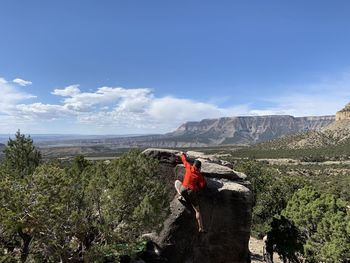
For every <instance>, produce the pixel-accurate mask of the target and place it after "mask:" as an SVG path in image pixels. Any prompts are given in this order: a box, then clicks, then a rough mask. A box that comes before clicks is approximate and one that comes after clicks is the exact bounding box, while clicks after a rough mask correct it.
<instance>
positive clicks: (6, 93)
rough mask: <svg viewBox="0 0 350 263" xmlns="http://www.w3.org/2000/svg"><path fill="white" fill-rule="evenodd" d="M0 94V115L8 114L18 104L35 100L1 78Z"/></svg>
mask: <svg viewBox="0 0 350 263" xmlns="http://www.w3.org/2000/svg"><path fill="white" fill-rule="evenodd" d="M0 92H1V96H0V114H9V113H10V112H11V111H12V110H13V109H14V108H15V106H16V105H17V104H18V103H19V102H21V101H25V100H27V99H31V98H35V96H33V95H31V94H29V93H27V92H23V91H21V90H18V89H17V88H16V87H15V86H14V85H13V84H11V83H10V82H8V81H7V80H5V79H3V78H0Z"/></svg>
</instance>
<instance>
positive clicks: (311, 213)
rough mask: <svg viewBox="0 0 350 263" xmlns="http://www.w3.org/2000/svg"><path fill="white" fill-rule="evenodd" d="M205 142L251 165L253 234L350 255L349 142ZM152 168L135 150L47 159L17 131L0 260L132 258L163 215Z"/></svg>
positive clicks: (280, 246)
mask: <svg viewBox="0 0 350 263" xmlns="http://www.w3.org/2000/svg"><path fill="white" fill-rule="evenodd" d="M265 146H266V145H265ZM188 150H189V149H188ZM192 150H193V149H192ZM203 150H204V152H206V153H209V154H218V153H219V154H223V155H224V156H225V157H224V158H226V160H228V161H231V162H232V163H233V164H234V169H235V170H237V171H242V172H244V173H246V174H247V176H248V179H249V180H250V181H251V183H252V190H253V193H254V208H253V218H252V234H253V235H254V236H256V237H259V238H261V237H262V236H263V235H265V234H267V235H268V237H269V240H270V241H269V242H271V243H272V244H273V245H274V247H275V251H276V252H277V253H278V254H279V255H280V256H281V258H282V259H283V260H284V261H285V262H287V261H289V262H311V263H316V262H349V261H350V191H349V189H350V165H349V164H347V163H346V162H342V160H347V159H349V156H350V143H349V141H345V142H343V143H342V144H340V145H333V146H329V147H324V148H317V149H311V148H309V149H304V148H302V149H292V150H291V149H288V150H287V149H283V147H280V148H278V147H277V148H276V147H275V148H271V147H270V148H268V147H262V146H261V145H258V146H256V147H249V148H247V147H232V146H225V147H212V148H207V149H203ZM257 158H264V159H265V160H259V159H257ZM270 158H272V159H273V158H292V159H291V160H290V161H287V162H282V163H279V162H271V161H268V160H266V159H270ZM325 160H338V162H336V163H329V164H324V163H322V162H323V161H325ZM157 169H158V164H157V162H156V161H155V160H153V159H149V158H147V157H145V156H143V155H141V154H140V152H139V151H135V150H133V151H130V152H128V153H125V154H123V155H121V156H120V158H118V159H116V160H112V161H108V162H104V161H87V160H86V159H85V158H84V157H83V156H76V157H75V158H74V160H73V161H69V162H68V161H64V162H63V161H60V160H57V159H53V160H45V161H43V160H42V157H41V153H40V152H39V151H38V150H37V149H36V148H35V147H34V146H33V141H32V140H31V139H30V137H25V136H24V135H22V134H20V133H19V132H18V133H17V134H16V138H15V139H13V140H9V142H8V144H7V146H6V149H5V158H4V160H3V161H2V162H1V165H0V262H60V261H61V262H119V261H120V260H122V259H123V258H124V259H125V258H132V257H135V256H136V255H137V253H138V252H140V251H141V250H142V249H143V248H144V244H145V243H144V241H143V240H142V239H141V238H140V237H141V236H142V234H143V233H147V232H151V231H156V230H157V229H158V228H159V227H160V226H161V223H162V222H163V220H164V218H165V217H166V214H167V206H168V203H169V201H170V196H169V193H171V190H170V189H169V187H171V186H170V185H169V182H165V180H164V179H163V178H161V177H159V175H158V173H157Z"/></svg>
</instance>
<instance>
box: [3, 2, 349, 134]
mask: <svg viewBox="0 0 350 263" xmlns="http://www.w3.org/2000/svg"><path fill="white" fill-rule="evenodd" d="M349 14H350V2H349V1H345V0H344V1H341V0H339V1H330V0H329V1H324V0H317V1H316V0H313V1H312V0H310V1H224V0H223V1H206V0H202V1H191V0H186V1H182V0H179V1H164V0H159V1H154V0H148V1H136V0H135V1H134V0H130V1H118V0H115V1H112V0H110V1H107V0H105V1H97V0H96V1H88V0H70V1H68V0H67V1H64V0H61V1H46V0H42V1H39V0H33V1H17V0H2V1H1V2H0V92H1V94H2V95H1V97H0V133H14V132H15V131H16V130H17V129H18V128H19V129H21V130H22V132H24V133H80V134H130V133H138V134H140V133H163V132H168V131H172V130H173V129H175V128H176V127H177V126H179V125H180V124H182V123H183V122H185V121H193V120H201V119H203V118H216V117H222V116H239V115H266V114H290V115H294V116H307V115H329V114H335V112H336V111H337V110H339V109H341V108H342V107H343V106H344V105H345V104H346V103H347V102H349V101H350V48H349V47H350V16H349Z"/></svg>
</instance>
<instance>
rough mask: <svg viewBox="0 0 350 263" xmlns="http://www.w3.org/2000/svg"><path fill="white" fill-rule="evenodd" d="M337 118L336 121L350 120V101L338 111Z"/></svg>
mask: <svg viewBox="0 0 350 263" xmlns="http://www.w3.org/2000/svg"><path fill="white" fill-rule="evenodd" d="M335 119H336V121H341V120H350V103H348V104H346V105H345V107H344V108H343V109H342V110H340V111H338V112H337V113H336V115H335Z"/></svg>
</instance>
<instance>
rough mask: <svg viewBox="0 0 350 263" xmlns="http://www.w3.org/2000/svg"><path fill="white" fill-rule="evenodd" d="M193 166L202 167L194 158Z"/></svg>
mask: <svg viewBox="0 0 350 263" xmlns="http://www.w3.org/2000/svg"><path fill="white" fill-rule="evenodd" d="M193 166H194V167H196V168H197V169H198V170H200V169H201V167H202V163H201V161H199V160H194V163H193Z"/></svg>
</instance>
